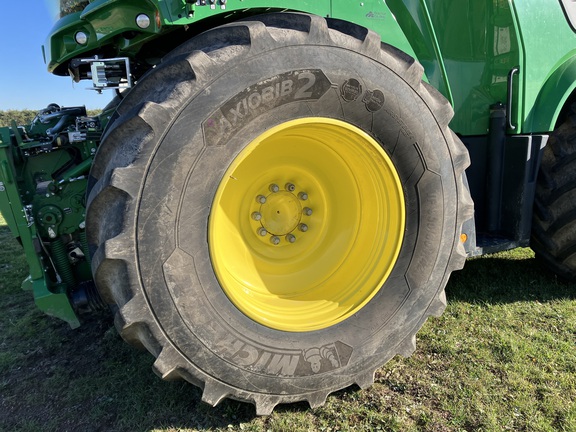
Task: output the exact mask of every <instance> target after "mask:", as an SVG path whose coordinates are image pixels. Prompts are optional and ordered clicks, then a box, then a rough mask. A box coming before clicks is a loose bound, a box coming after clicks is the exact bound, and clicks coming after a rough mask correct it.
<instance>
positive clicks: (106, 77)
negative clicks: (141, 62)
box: [80, 57, 132, 92]
mask: <svg viewBox="0 0 576 432" xmlns="http://www.w3.org/2000/svg"><path fill="white" fill-rule="evenodd" d="M80 61H81V62H83V63H88V64H89V65H90V72H91V73H90V75H89V77H90V78H91V79H92V83H93V86H94V90H96V91H97V92H102V90H108V89H128V88H131V87H132V77H131V76H130V59H129V58H128V57H117V58H111V59H100V58H98V57H95V58H93V59H82V60H80Z"/></svg>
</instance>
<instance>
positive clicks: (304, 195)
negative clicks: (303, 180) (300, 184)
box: [298, 192, 308, 201]
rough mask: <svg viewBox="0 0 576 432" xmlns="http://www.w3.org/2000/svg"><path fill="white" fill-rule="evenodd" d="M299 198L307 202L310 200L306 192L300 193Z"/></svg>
mask: <svg viewBox="0 0 576 432" xmlns="http://www.w3.org/2000/svg"><path fill="white" fill-rule="evenodd" d="M298 198H300V199H301V200H302V201H306V200H307V199H308V194H307V193H306V192H300V193H299V194H298Z"/></svg>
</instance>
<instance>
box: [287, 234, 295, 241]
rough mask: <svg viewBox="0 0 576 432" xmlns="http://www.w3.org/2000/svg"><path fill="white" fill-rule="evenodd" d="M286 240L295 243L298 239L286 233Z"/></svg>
mask: <svg viewBox="0 0 576 432" xmlns="http://www.w3.org/2000/svg"><path fill="white" fill-rule="evenodd" d="M286 241H287V242H288V243H294V242H295V241H296V237H295V236H294V235H292V234H287V235H286Z"/></svg>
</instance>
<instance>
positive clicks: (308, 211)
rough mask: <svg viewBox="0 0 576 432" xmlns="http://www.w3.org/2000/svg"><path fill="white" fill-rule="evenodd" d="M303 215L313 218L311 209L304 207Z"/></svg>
mask: <svg viewBox="0 0 576 432" xmlns="http://www.w3.org/2000/svg"><path fill="white" fill-rule="evenodd" d="M302 213H304V214H305V215H306V216H312V209H311V208H310V207H304V209H303V210H302Z"/></svg>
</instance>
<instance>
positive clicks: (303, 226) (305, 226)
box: [298, 224, 308, 232]
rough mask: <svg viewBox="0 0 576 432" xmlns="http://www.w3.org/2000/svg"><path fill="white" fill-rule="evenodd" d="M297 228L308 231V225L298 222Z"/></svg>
mask: <svg viewBox="0 0 576 432" xmlns="http://www.w3.org/2000/svg"><path fill="white" fill-rule="evenodd" d="M298 229H299V230H300V231H302V232H306V231H308V225H306V224H300V225H298Z"/></svg>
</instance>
